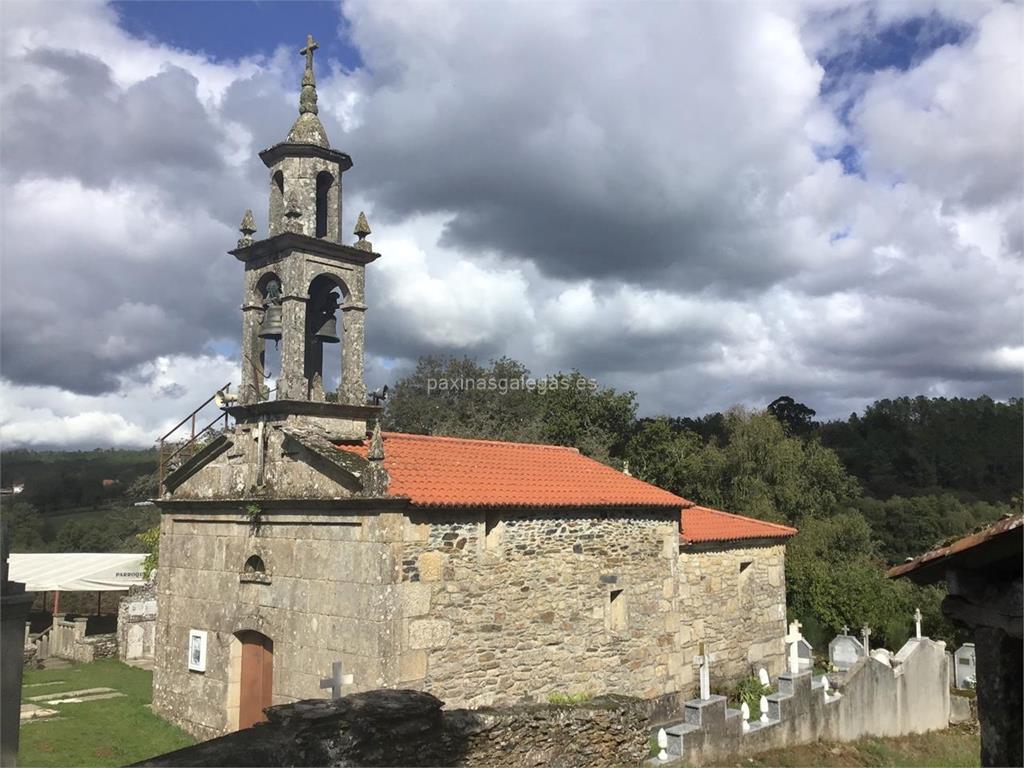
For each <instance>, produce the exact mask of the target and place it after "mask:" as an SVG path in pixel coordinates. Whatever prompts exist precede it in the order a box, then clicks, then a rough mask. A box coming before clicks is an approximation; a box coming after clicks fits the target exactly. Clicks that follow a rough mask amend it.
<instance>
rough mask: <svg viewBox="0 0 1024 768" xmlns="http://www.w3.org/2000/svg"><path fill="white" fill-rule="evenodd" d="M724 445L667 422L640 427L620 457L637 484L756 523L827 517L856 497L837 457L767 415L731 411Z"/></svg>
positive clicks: (852, 480)
mask: <svg viewBox="0 0 1024 768" xmlns="http://www.w3.org/2000/svg"><path fill="white" fill-rule="evenodd" d="M725 430H726V440H725V441H722V442H719V441H711V442H709V443H707V444H703V445H702V444H701V443H700V441H699V438H698V437H697V436H696V435H694V434H693V433H690V432H687V431H680V432H673V431H672V429H671V425H670V423H669V422H668V421H667V420H653V421H648V422H645V423H644V424H643V425H642V426H641V427H640V429H639V430H638V431H637V433H636V434H634V436H633V439H631V440H630V442H629V445H628V448H627V451H626V458H628V459H629V462H630V467H631V468H632V467H634V466H635V467H636V470H637V471H636V474H637V475H638V476H639V477H641V478H642V479H644V480H648V481H650V482H654V483H656V484H658V485H662V486H663V487H665V488H668V489H669V490H671V491H674V492H676V493H679V494H680V495H682V496H685V497H686V498H689V499H692V500H693V501H696V502H699V503H702V504H707V505H709V506H713V507H721V508H724V509H726V510H728V511H731V512H739V513H742V514H745V515H750V516H752V517H757V518H760V519H762V520H774V521H780V522H790V523H791V522H793V521H795V520H798V519H800V518H802V517H804V516H806V515H821V514H828V513H830V512H832V511H833V510H835V509H838V508H841V507H842V506H843V505H844V504H847V503H849V502H850V501H852V500H854V499H856V498H857V497H858V495H859V493H860V490H859V487H858V485H857V482H856V480H854V479H853V478H852V477H850V476H849V474H848V473H847V472H846V470H845V468H844V467H843V465H842V463H841V462H840V461H839V458H838V457H837V456H836V454H835V453H834V452H833V451H831V450H829V449H827V448H824V447H823V446H822V445H821V444H820V443H819V442H818V441H817V440H815V439H810V440H801V439H800V438H796V437H789V436H787V435H786V433H785V430H784V429H783V427H782V424H781V423H780V422H779V421H778V420H777V419H776V418H775V417H773V416H771V415H770V414H768V413H766V412H761V413H752V412H749V411H744V410H742V409H733V410H731V411H729V413H727V414H726V416H725Z"/></svg>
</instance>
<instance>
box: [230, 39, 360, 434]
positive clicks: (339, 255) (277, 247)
mask: <svg viewBox="0 0 1024 768" xmlns="http://www.w3.org/2000/svg"><path fill="white" fill-rule="evenodd" d="M317 47H318V46H317V43H316V41H315V40H313V36H312V35H310V36H309V37H307V39H306V45H305V47H304V48H303V49H302V50H301V51H300V52H299V53H300V54H301V55H303V56H304V57H305V60H306V61H305V63H306V66H305V71H304V73H303V76H302V90H301V93H300V96H299V116H298V118H297V119H296V120H295V123H294V124H293V125H292V127H291V130H290V131H289V132H288V136H287V138H286V139H285V140H284V141H282V142H280V143H278V144H275V145H274V146H272V147H270V148H269V149H265V150H263V151H262V152H260V159H261V160H262V161H263V163H264V165H266V166H267V168H268V170H269V176H270V179H269V180H270V186H269V192H270V194H269V197H270V205H269V216H268V229H269V232H268V236H267V238H266V239H263V240H258V239H255V238H254V237H253V235H254V234H255V231H256V227H255V224H254V220H253V217H252V212H251V211H246V214H245V217H244V218H243V220H242V224H241V226H240V228H239V229H240V231H241V233H242V237H241V238H240V239H239V241H238V247H237V248H235V249H234V250H233V251H231V252H230V253H231V254H232V255H233V256H234V257H235V258H237V259H238V260H239V261H241V262H242V263H243V264H244V265H245V287H244V293H243V299H242V381H241V387H240V389H239V400H238V406H237V407H236V408H235V409H234V410H237V411H238V413H237V414H236V418H238V419H240V420H243V421H244V420H245V419H246V418H247V416H252V415H253V414H256V413H259V414H262V415H268V414H281V415H284V414H289V413H290V414H304V415H308V416H314V415H315V416H320V417H324V418H330V419H338V418H341V419H350V420H351V419H354V420H355V421H361V422H362V423H363V428H365V421H366V418H370V417H372V414H373V413H375V412H376V411H377V409H376V408H375V407H373V406H367V404H366V385H365V383H364V381H363V335H364V334H363V327H364V326H363V315H364V313H365V311H366V304H365V303H364V301H365V300H364V273H365V268H366V265H367V264H369V263H370V262H372V261H374V260H375V259H377V258H378V257H379V254H377V253H374V252H373V250H372V246H371V244H370V242H369V241H367V240H366V235H368V234H369V227H368V226H366V219H365V216H363V215H362V214H360V216H359V223H358V224H357V226H356V232H357V234H358V238H359V239H358V241H357V242H356V243H355V244H354V245H343V244H342V243H341V242H339V240H340V233H339V230H340V222H341V199H342V198H341V184H342V179H341V177H342V174H344V173H345V171H347V170H348V169H349V168H351V167H352V159H351V158H350V157H349V156H348V155H347V154H345V153H344V152H339V151H338V150H336V149H332V148H331V145H330V142H329V141H328V139H327V133H326V131H325V130H324V127H323V124H322V123H321V122H320V118H319V117H318V116H317V112H318V109H317V93H316V77H315V75H314V71H313V53H314V51H316V49H317ZM268 344H274V345H277V348H278V350H279V352H280V371H278V372H276V373H277V388H276V391H272V390H271V388H270V386H269V385H268V384H267V383H266V382H268V381H269V380H270V377H271V376H272V375H273V374H274V373H275V372H273V371H268V370H267V367H268V366H267V351H268ZM335 377H336V378H337V380H338V382H339V384H338V386H337V388H336V389H334V388H326V389H325V381H330V380H332V379H333V378H335ZM353 430H354V431H358V428H357V425H353Z"/></svg>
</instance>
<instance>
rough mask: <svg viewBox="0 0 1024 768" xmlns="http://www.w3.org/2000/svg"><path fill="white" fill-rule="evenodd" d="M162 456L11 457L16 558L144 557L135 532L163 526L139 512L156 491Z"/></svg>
mask: <svg viewBox="0 0 1024 768" xmlns="http://www.w3.org/2000/svg"><path fill="white" fill-rule="evenodd" d="M155 470H156V451H155V450H152V449H151V450H145V451H130V450H115V449H99V448H97V449H95V450H92V451H66V452H62V451H29V450H17V451H5V452H4V453H2V454H0V472H2V477H3V487H4V488H5V489H11V488H12V487H13V486H15V485H17V486H21V492H20V493H16V494H14V493H5V494H4V495H3V496H2V497H0V509H2V511H3V516H4V519H5V521H6V523H7V525H8V526H9V530H10V535H11V549H12V550H13V551H15V552H33V551H35V552H40V551H49V552H84V551H101V552H104V551H109V552H116V551H138V550H141V549H142V547H141V544H140V542H138V540H137V539H136V538H135V534H136V533H139V532H141V531H143V530H146V529H147V528H150V527H152V526H153V525H155V524H156V523H157V522H158V515H157V513H156V510H155V508H153V507H150V506H142V507H137V506H135V504H136V503H137V502H141V501H145V500H147V499H149V498H150V497H152V496H153V495H154V494H155V492H156V480H155V475H154V473H155Z"/></svg>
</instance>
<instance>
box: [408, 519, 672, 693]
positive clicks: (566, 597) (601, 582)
mask: <svg viewBox="0 0 1024 768" xmlns="http://www.w3.org/2000/svg"><path fill="white" fill-rule="evenodd" d="M677 520H678V513H672V512H671V511H667V510H666V511H661V512H658V511H653V512H652V511H637V512H628V511H623V512H621V513H605V514H601V513H586V512H579V511H576V512H565V513H561V514H559V515H558V516H557V517H554V516H552V515H551V514H550V513H546V514H544V515H540V514H532V513H525V512H516V511H504V512H500V513H499V512H486V513H485V512H482V511H481V512H476V513H474V512H465V513H462V514H453V513H449V512H445V513H444V516H443V517H442V519H440V520H430V519H429V518H428V517H426V516H424V517H423V518H416V517H413V518H411V519H410V520H409V522H408V523H407V525H406V530H405V536H404V542H403V544H402V549H401V555H400V558H401V559H400V565H401V573H400V584H399V595H398V596H399V602H398V605H399V607H400V618H399V625H398V628H397V631H398V642H397V643H396V650H397V652H398V653H399V665H398V667H399V668H398V676H397V679H396V680H395V681H394V683H395V684H396V685H402V686H409V687H415V688H422V689H424V690H426V691H429V692H432V693H434V694H435V695H438V696H443V697H444V698H445V700H446V701H448V702H449V703H451V704H452V705H455V706H484V705H489V704H493V703H497V702H501V703H507V702H512V701H517V700H525V701H534V702H538V701H539V702H543V701H546V700H547V698H548V697H549V696H550V695H551V694H556V693H568V694H575V693H584V692H585V693H590V694H600V693H605V692H616V693H621V694H626V695H632V696H639V697H642V698H647V699H651V698H656V697H660V696H665V695H671V694H674V693H675V692H677V691H678V690H680V687H681V685H682V682H683V680H682V672H683V670H682V668H681V666H680V664H679V653H678V639H679V631H680V622H679V620H680V616H679V612H678V611H677V608H676V603H675V598H674V592H675V579H676V568H677V559H678V557H677V547H678V544H677V541H678V530H677V526H678V523H677Z"/></svg>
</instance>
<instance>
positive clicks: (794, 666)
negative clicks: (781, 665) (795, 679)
mask: <svg viewBox="0 0 1024 768" xmlns="http://www.w3.org/2000/svg"><path fill="white" fill-rule="evenodd" d="M800 627H801V624H800V622H799V621H791V622H789V634H787V635H786V636H785V637H784V638H782V639H783V640H784V641H785V642H786V644H787V645H788V646H789V673H790V674H791V675H795V674H796V673H797V672H799V671H800V649H799V647H798V645H799V643H800V641H801V640H803V639H804V636H803V635H801V634H800Z"/></svg>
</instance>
